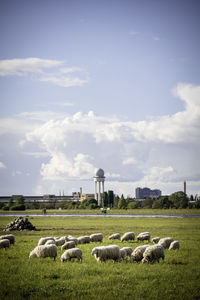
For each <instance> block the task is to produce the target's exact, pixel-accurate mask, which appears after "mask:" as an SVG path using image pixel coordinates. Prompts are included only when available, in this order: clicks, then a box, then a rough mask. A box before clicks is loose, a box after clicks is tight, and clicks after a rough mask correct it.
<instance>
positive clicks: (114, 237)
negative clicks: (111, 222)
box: [108, 233, 120, 240]
mask: <svg viewBox="0 0 200 300" xmlns="http://www.w3.org/2000/svg"><path fill="white" fill-rule="evenodd" d="M108 239H109V240H120V234H119V233H113V234H111V235H110V236H109V237H108Z"/></svg>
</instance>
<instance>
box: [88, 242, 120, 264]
mask: <svg viewBox="0 0 200 300" xmlns="http://www.w3.org/2000/svg"><path fill="white" fill-rule="evenodd" d="M91 254H92V255H94V257H95V258H96V260H97V261H101V262H102V261H106V260H108V259H111V260H113V261H119V260H120V259H121V254H120V248H119V246H117V245H109V246H99V247H95V248H93V249H92V252H91Z"/></svg>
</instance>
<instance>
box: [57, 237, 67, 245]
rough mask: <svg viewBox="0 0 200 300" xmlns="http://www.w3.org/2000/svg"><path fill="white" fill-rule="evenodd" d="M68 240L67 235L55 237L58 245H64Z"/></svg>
mask: <svg viewBox="0 0 200 300" xmlns="http://www.w3.org/2000/svg"><path fill="white" fill-rule="evenodd" d="M66 240H67V237H65V236H62V237H60V238H57V239H55V242H56V246H62V245H64V244H65V242H66Z"/></svg>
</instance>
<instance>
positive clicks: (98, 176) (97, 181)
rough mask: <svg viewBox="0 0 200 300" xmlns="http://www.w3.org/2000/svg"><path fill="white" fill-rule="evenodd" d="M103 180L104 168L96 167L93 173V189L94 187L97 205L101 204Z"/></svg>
mask: <svg viewBox="0 0 200 300" xmlns="http://www.w3.org/2000/svg"><path fill="white" fill-rule="evenodd" d="M104 181H105V176H104V170H103V169H98V170H97V171H96V172H95V175H94V189H95V199H96V200H97V203H98V205H99V206H101V205H102V203H101V200H102V197H101V196H102V194H103V193H104Z"/></svg>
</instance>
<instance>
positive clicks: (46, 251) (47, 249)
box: [29, 245, 57, 260]
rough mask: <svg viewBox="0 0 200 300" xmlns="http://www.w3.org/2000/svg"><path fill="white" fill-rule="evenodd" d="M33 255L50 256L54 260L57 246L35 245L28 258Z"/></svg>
mask: <svg viewBox="0 0 200 300" xmlns="http://www.w3.org/2000/svg"><path fill="white" fill-rule="evenodd" d="M34 257H38V258H39V257H42V258H46V257H52V258H53V259H54V260H56V257H57V247H56V245H40V246H37V247H35V249H33V250H32V251H31V252H30V254H29V258H34Z"/></svg>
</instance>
